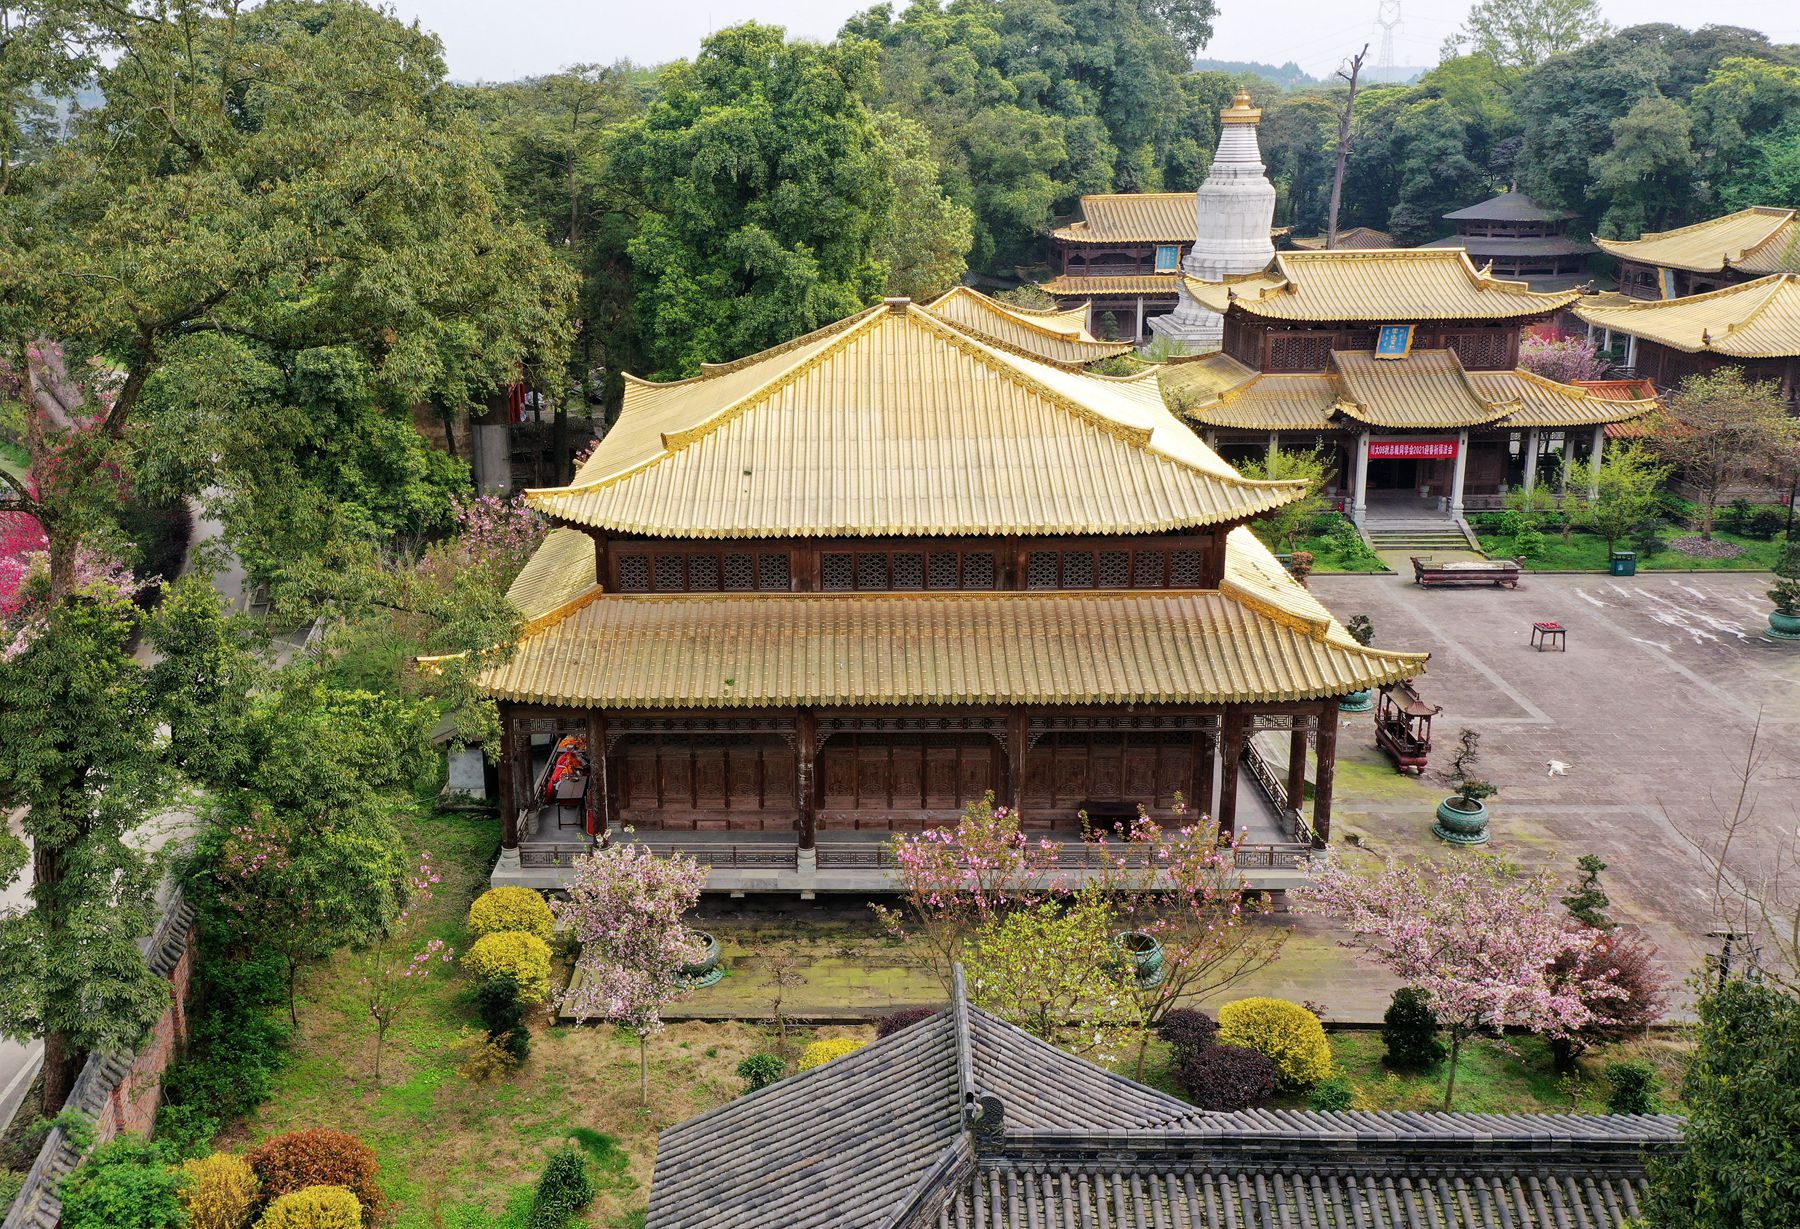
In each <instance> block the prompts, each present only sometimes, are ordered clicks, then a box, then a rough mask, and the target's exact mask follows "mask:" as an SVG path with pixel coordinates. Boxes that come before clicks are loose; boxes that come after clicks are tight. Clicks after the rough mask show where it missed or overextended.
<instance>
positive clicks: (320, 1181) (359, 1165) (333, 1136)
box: [244, 1128, 381, 1225]
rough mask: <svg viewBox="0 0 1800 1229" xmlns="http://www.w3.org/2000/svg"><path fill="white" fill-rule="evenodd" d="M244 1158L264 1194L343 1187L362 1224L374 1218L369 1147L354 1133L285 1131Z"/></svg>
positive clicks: (377, 1204)
mask: <svg viewBox="0 0 1800 1229" xmlns="http://www.w3.org/2000/svg"><path fill="white" fill-rule="evenodd" d="M244 1159H245V1160H247V1161H249V1162H250V1168H251V1169H254V1170H255V1171H256V1176H257V1177H258V1178H260V1179H262V1194H263V1198H264V1199H274V1198H276V1197H277V1196H280V1195H286V1194H288V1193H289V1192H290V1191H298V1190H304V1189H305V1188H307V1187H309V1186H347V1187H349V1188H350V1191H351V1193H352V1194H354V1195H355V1196H356V1197H357V1199H358V1200H360V1201H361V1203H362V1208H363V1224H365V1225H373V1224H375V1223H376V1222H377V1221H378V1220H379V1218H380V1217H379V1214H380V1211H381V1188H380V1187H379V1186H378V1185H377V1184H376V1181H375V1178H376V1173H377V1171H378V1170H379V1168H380V1166H379V1164H378V1163H377V1162H376V1160H375V1150H374V1149H373V1148H371V1147H369V1145H367V1144H365V1143H363V1142H362V1140H360V1139H358V1138H356V1136H354V1135H351V1134H349V1133H347V1132H344V1131H333V1130H329V1129H324V1128H316V1129H311V1130H305V1131H289V1132H288V1133H287V1134H286V1135H277V1136H275V1137H274V1138H273V1139H270V1140H267V1141H265V1142H263V1143H262V1144H259V1145H258V1146H257V1147H255V1148H252V1149H251V1150H250V1151H249V1152H248V1153H246V1154H245V1156H244Z"/></svg>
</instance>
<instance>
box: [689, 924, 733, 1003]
mask: <svg viewBox="0 0 1800 1229" xmlns="http://www.w3.org/2000/svg"><path fill="white" fill-rule="evenodd" d="M695 933H696V934H698V935H699V936H700V942H701V943H703V944H704V945H705V950H704V952H703V953H702V954H701V957H700V959H699V960H697V961H695V962H694V963H693V964H684V965H682V966H681V977H682V980H684V981H686V982H687V983H688V985H690V986H692V987H694V988H695V989H699V988H700V987H702V986H710V985H713V984H714V983H716V982H717V981H718V980H719V979H720V978H721V977H724V976H725V969H724V967H723V966H721V965H720V964H719V941H718V940H717V939H715V938H713V936H711V935H709V934H707V933H706V932H705V931H704V930H701V931H696V932H695Z"/></svg>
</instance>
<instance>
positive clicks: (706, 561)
mask: <svg viewBox="0 0 1800 1229" xmlns="http://www.w3.org/2000/svg"><path fill="white" fill-rule="evenodd" d="M688 588H689V589H692V590H693V591H695V592H697V593H698V592H708V593H711V592H716V591H717V590H718V588H719V557H718V556H717V555H689V556H688Z"/></svg>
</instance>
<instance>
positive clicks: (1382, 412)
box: [1160, 350, 1657, 431]
mask: <svg viewBox="0 0 1800 1229" xmlns="http://www.w3.org/2000/svg"><path fill="white" fill-rule="evenodd" d="M1160 379H1161V383H1162V392H1163V396H1164V398H1165V399H1166V400H1167V401H1168V403H1169V407H1170V408H1171V409H1172V410H1174V411H1175V412H1176V413H1177V414H1179V415H1181V416H1182V417H1184V418H1187V419H1190V420H1191V421H1194V422H1198V423H1203V424H1204V425H1206V426H1209V427H1223V428H1226V429H1237V430H1244V431H1317V430H1323V429H1325V428H1328V427H1330V426H1332V425H1333V424H1334V423H1335V422H1336V421H1337V420H1336V415H1338V414H1342V415H1344V416H1345V417H1346V418H1349V419H1352V420H1353V421H1356V422H1359V423H1363V424H1366V425H1368V426H1373V427H1383V428H1391V429H1397V430H1406V429H1409V428H1416V429H1423V430H1435V429H1444V428H1450V427H1472V426H1489V425H1491V426H1496V427H1503V428H1504V427H1518V428H1526V427H1576V426H1596V425H1599V424H1601V423H1612V422H1623V421H1625V420H1628V419H1633V418H1638V417H1641V416H1642V415H1644V414H1647V413H1649V412H1650V411H1651V410H1653V409H1655V408H1656V404H1657V402H1656V398H1655V396H1654V395H1652V396H1650V397H1625V396H1617V395H1609V396H1602V395H1599V394H1597V393H1592V394H1591V393H1590V392H1589V391H1588V390H1586V389H1583V388H1578V387H1575V386H1573V385H1568V384H1558V383H1557V382H1556V381H1554V380H1547V379H1545V378H1544V377H1542V376H1539V375H1534V374H1533V373H1531V372H1529V371H1523V370H1520V371H1467V370H1465V369H1464V368H1463V366H1462V363H1461V361H1460V360H1459V359H1458V358H1457V356H1456V355H1455V353H1453V352H1452V351H1449V350H1414V351H1413V352H1412V353H1411V354H1410V355H1408V356H1407V357H1406V358H1403V359H1376V358H1373V357H1371V356H1370V355H1369V354H1368V353H1366V352H1361V351H1351V352H1345V351H1337V352H1335V353H1333V354H1332V356H1331V367H1330V369H1329V370H1327V371H1323V372H1311V373H1294V374H1289V373H1263V372H1258V371H1253V370H1252V369H1251V368H1249V367H1246V366H1244V365H1243V364H1242V363H1240V362H1238V361H1237V360H1235V359H1233V358H1230V357H1229V356H1227V355H1223V354H1209V355H1207V356H1205V357H1204V358H1201V359H1178V360H1176V361H1174V362H1170V363H1165V364H1163V366H1162V367H1161V369H1160Z"/></svg>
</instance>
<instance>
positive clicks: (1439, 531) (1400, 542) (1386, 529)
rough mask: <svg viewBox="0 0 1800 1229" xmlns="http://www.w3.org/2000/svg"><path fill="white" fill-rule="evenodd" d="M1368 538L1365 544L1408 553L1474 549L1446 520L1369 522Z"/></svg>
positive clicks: (1374, 547)
mask: <svg viewBox="0 0 1800 1229" xmlns="http://www.w3.org/2000/svg"><path fill="white" fill-rule="evenodd" d="M1368 538H1369V545H1370V546H1371V547H1372V548H1373V549H1375V550H1377V551H1384V550H1391V551H1404V552H1405V553H1406V554H1409V555H1431V554H1437V553H1439V552H1443V551H1472V550H1474V549H1475V543H1474V542H1472V541H1471V540H1470V539H1469V536H1468V535H1467V534H1465V533H1464V532H1463V530H1462V527H1461V526H1460V525H1458V524H1457V523H1456V522H1455V521H1449V520H1442V521H1433V522H1430V523H1429V524H1420V525H1393V524H1375V525H1371V526H1369V530H1368Z"/></svg>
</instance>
